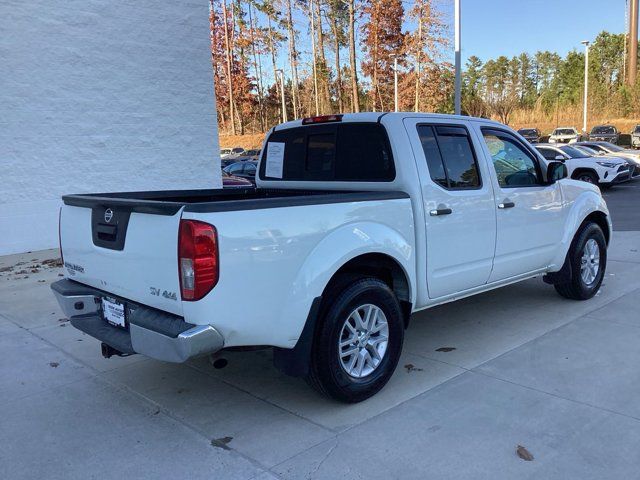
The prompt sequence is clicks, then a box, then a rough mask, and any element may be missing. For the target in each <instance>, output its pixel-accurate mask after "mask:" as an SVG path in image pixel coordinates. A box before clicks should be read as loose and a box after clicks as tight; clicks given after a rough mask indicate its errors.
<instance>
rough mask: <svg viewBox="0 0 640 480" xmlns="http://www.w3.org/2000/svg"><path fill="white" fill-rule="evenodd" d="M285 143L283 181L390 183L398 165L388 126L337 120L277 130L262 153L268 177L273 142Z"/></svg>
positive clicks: (263, 175)
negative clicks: (387, 129) (396, 164)
mask: <svg viewBox="0 0 640 480" xmlns="http://www.w3.org/2000/svg"><path fill="white" fill-rule="evenodd" d="M272 142H277V143H284V156H283V165H282V180H299V181H336V182H346V181H349V182H390V181H392V180H393V179H394V178H395V176H396V172H395V166H394V163H393V156H392V155H391V147H390V145H389V139H388V137H387V132H386V130H385V129H384V127H383V126H382V125H380V124H377V123H334V124H327V125H313V126H310V127H297V128H289V129H286V130H281V131H275V132H273V133H272V134H271V135H270V136H269V139H268V141H267V148H266V149H265V151H264V152H263V154H262V162H261V164H260V178H264V179H278V180H280V178H277V177H268V176H266V173H265V169H266V162H267V157H268V153H269V152H268V150H269V143H272Z"/></svg>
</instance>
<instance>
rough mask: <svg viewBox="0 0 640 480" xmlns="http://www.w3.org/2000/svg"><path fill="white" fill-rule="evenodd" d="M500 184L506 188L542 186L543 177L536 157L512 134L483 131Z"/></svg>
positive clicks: (490, 130)
mask: <svg viewBox="0 0 640 480" xmlns="http://www.w3.org/2000/svg"><path fill="white" fill-rule="evenodd" d="M482 135H483V137H484V141H485V143H486V144H487V148H488V149H489V153H490V154H491V158H492V159H493V167H494V168H495V171H496V175H497V176H498V184H499V185H500V186H501V187H504V188H510V187H526V186H534V185H541V184H542V182H541V175H540V172H539V171H538V164H537V161H536V160H535V158H534V156H533V155H532V154H531V153H530V152H529V151H528V150H527V149H526V148H525V147H524V146H523V145H522V144H521V143H520V142H518V141H517V140H516V139H515V138H514V137H513V136H511V135H510V134H508V133H506V132H503V131H500V130H493V129H482Z"/></svg>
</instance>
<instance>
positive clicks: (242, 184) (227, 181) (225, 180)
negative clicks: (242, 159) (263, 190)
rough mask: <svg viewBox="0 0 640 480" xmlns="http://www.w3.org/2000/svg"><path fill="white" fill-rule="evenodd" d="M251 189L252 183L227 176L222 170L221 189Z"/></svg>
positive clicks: (233, 176)
mask: <svg viewBox="0 0 640 480" xmlns="http://www.w3.org/2000/svg"><path fill="white" fill-rule="evenodd" d="M249 187H253V183H251V182H250V181H249V180H246V179H244V178H240V177H236V176H235V175H229V174H228V173H227V172H225V171H224V170H223V171H222V188H249Z"/></svg>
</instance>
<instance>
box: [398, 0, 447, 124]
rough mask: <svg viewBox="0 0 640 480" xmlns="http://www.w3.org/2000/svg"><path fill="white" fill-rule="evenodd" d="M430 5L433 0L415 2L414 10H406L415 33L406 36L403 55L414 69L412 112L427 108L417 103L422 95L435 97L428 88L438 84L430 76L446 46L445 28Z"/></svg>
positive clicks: (435, 70)
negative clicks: (408, 58)
mask: <svg viewBox="0 0 640 480" xmlns="http://www.w3.org/2000/svg"><path fill="white" fill-rule="evenodd" d="M433 3H434V2H433V0H415V1H414V6H413V7H412V8H411V9H410V10H409V18H411V19H412V20H414V21H415V22H416V23H417V24H418V28H417V30H416V31H415V32H409V33H407V34H406V37H405V41H406V51H407V53H408V54H409V55H411V56H412V57H413V63H414V65H415V68H414V71H413V75H412V77H413V82H414V88H413V90H414V94H413V110H414V111H416V112H418V111H420V109H421V107H423V106H427V105H423V103H424V102H423V103H421V99H422V98H423V97H424V96H425V94H426V95H427V96H431V95H433V94H435V93H437V92H434V91H433V90H432V88H430V87H431V86H433V85H434V84H437V83H438V79H435V78H433V76H434V75H437V74H438V73H439V70H438V69H434V68H433V66H434V65H436V64H440V63H442V52H443V51H444V49H445V48H446V47H448V45H449V41H448V37H447V33H448V32H447V26H446V24H445V22H444V20H443V18H442V14H441V13H440V12H439V11H438V10H437V9H435V8H434V5H433ZM425 90H426V91H425ZM427 103H430V102H427Z"/></svg>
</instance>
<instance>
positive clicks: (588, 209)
mask: <svg viewBox="0 0 640 480" xmlns="http://www.w3.org/2000/svg"><path fill="white" fill-rule="evenodd" d="M562 194H563V197H564V200H565V208H566V209H567V210H568V213H567V216H566V219H565V223H564V232H563V235H562V241H561V243H560V246H559V248H558V251H557V253H556V256H555V257H554V259H553V262H552V266H551V269H550V271H558V270H560V268H562V265H563V264H564V260H565V258H566V256H567V252H568V251H569V247H570V246H571V242H572V240H573V238H574V237H575V235H576V233H577V231H578V228H580V225H581V224H582V222H584V220H585V218H587V217H588V216H589V215H590V214H592V213H593V212H602V213H604V214H605V215H606V217H607V222H608V224H609V233H611V232H612V226H611V217H610V216H609V209H608V208H607V204H606V202H605V201H604V198H602V195H600V192H599V191H598V190H597V187H595V186H593V185H588V186H587V185H585V184H584V182H578V181H575V180H563V181H562Z"/></svg>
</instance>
